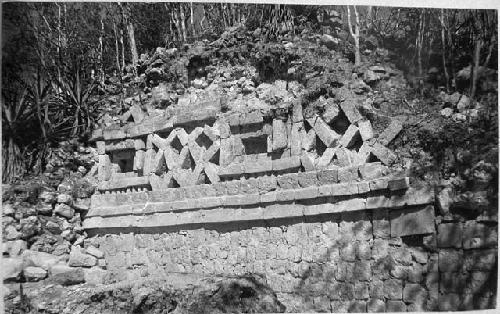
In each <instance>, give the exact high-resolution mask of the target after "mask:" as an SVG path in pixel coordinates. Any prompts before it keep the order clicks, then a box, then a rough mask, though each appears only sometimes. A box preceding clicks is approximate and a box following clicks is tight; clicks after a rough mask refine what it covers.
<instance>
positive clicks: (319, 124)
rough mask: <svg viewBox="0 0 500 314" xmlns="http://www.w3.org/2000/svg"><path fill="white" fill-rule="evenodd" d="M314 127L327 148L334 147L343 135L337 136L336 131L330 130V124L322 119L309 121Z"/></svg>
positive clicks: (317, 118) (316, 118) (315, 118)
mask: <svg viewBox="0 0 500 314" xmlns="http://www.w3.org/2000/svg"><path fill="white" fill-rule="evenodd" d="M307 121H308V122H309V124H310V125H311V126H312V128H313V129H314V131H315V132H316V135H317V136H318V137H319V138H320V140H321V141H322V142H323V143H324V144H325V145H326V147H334V146H335V145H336V144H337V142H338V140H339V139H340V137H341V135H339V134H337V132H335V131H334V130H332V129H330V127H329V126H328V124H326V122H325V121H323V119H322V118H321V117H314V118H310V119H308V120H307Z"/></svg>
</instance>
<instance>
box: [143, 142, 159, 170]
mask: <svg viewBox="0 0 500 314" xmlns="http://www.w3.org/2000/svg"><path fill="white" fill-rule="evenodd" d="M155 156H156V153H155V151H154V150H153V149H152V148H150V149H148V150H147V151H146V153H145V154H144V167H143V174H144V175H148V174H150V173H152V172H154V165H153V164H154V158H155Z"/></svg>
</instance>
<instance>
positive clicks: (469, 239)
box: [463, 221, 498, 249]
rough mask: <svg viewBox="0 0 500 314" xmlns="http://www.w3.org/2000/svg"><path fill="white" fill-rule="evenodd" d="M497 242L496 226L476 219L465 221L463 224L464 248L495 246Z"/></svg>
mask: <svg viewBox="0 0 500 314" xmlns="http://www.w3.org/2000/svg"><path fill="white" fill-rule="evenodd" d="M497 243H498V232H497V226H496V225H495V226H489V225H487V224H484V223H480V222H476V221H467V222H465V225H464V232H463V246H464V249H478V248H489V247H495V246H496V245H497Z"/></svg>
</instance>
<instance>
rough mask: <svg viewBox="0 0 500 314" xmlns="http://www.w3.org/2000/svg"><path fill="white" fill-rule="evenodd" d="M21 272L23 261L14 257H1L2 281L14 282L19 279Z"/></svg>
mask: <svg viewBox="0 0 500 314" xmlns="http://www.w3.org/2000/svg"><path fill="white" fill-rule="evenodd" d="M22 271H23V260H22V259H21V258H14V257H2V279H3V280H4V281H7V282H8V281H15V280H17V279H20V277H21V273H22Z"/></svg>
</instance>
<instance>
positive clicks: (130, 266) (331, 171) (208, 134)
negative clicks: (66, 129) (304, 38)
mask: <svg viewBox="0 0 500 314" xmlns="http://www.w3.org/2000/svg"><path fill="white" fill-rule="evenodd" d="M210 106H212V103H210ZM210 106H209V107H204V106H198V107H196V108H197V109H196V110H193V111H187V110H185V109H184V110H182V111H179V112H175V113H171V114H168V113H167V114H166V115H164V116H157V117H143V116H141V114H139V113H137V112H135V111H132V110H131V112H130V113H128V114H127V115H126V116H125V120H126V121H127V120H130V117H132V118H133V119H132V120H134V123H129V124H127V125H126V126H124V127H121V128H111V129H104V130H102V131H98V132H96V133H95V134H94V139H95V140H97V147H98V149H99V153H100V164H99V176H100V179H101V182H100V184H99V187H98V193H96V195H94V196H93V197H92V205H91V210H90V211H89V213H88V214H87V215H86V217H85V220H84V227H85V229H86V231H87V232H88V234H89V235H93V236H94V237H93V238H91V239H90V241H89V243H92V244H93V245H94V246H97V247H99V249H100V250H102V251H103V252H104V254H105V259H106V264H107V267H108V270H109V271H110V274H113V276H115V279H116V280H118V279H125V278H128V279H133V278H138V277H147V276H155V274H159V273H161V272H193V273H203V274H215V275H216V274H225V275H231V274H246V273H251V274H260V275H262V277H263V280H265V281H266V282H267V283H268V284H269V285H270V287H271V288H272V289H273V290H275V291H276V292H277V293H278V296H279V298H280V300H281V301H282V302H283V303H284V304H285V305H286V306H287V310H288V311H312V310H324V311H334V312H336V311H344V312H345V311H351V312H352V311H354V312H365V311H406V310H456V309H477V308H488V307H490V308H491V307H492V306H494V305H493V304H494V302H495V298H496V295H495V291H496V263H497V257H496V256H497V249H496V242H497V234H496V225H494V224H491V222H490V221H489V220H488V219H487V218H485V220H484V221H482V220H481V219H476V220H469V221H462V222H457V221H445V220H443V219H442V217H440V216H436V211H435V209H434V202H435V199H434V189H433V188H432V187H429V186H425V185H420V186H418V185H413V184H412V185H410V178H408V177H405V176H401V175H398V176H394V175H391V174H390V173H389V168H388V166H389V165H390V164H391V163H392V162H393V161H394V159H395V156H394V154H393V153H392V152H391V151H390V150H389V149H387V148H386V146H385V145H387V143H389V142H390V141H391V140H392V139H393V138H394V137H395V136H396V134H397V132H398V130H400V128H401V125H400V124H398V123H397V122H394V123H392V124H390V125H389V127H388V128H387V129H386V130H385V131H384V132H382V133H381V134H379V135H378V137H376V138H374V132H373V130H372V128H371V125H370V122H369V121H368V120H366V119H364V118H363V117H362V116H361V115H360V114H359V112H357V111H356V109H355V107H354V106H348V104H344V103H342V104H341V105H335V104H332V106H330V107H329V109H328V111H325V112H323V113H322V114H321V115H320V114H318V113H315V112H304V113H303V112H302V107H301V106H300V105H298V104H296V105H293V106H292V105H290V106H289V107H288V109H287V108H285V109H283V110H281V111H280V110H277V111H274V112H257V111H254V112H248V113H240V114H235V113H231V114H227V115H221V114H218V112H219V111H218V109H217V108H216V107H217V106H212V107H210ZM214 107H215V108H216V109H213V108H214ZM200 108H201V109H200ZM207 108H208V109H207ZM287 110H288V111H287ZM134 115H135V116H134ZM138 122H140V123H138Z"/></svg>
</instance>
